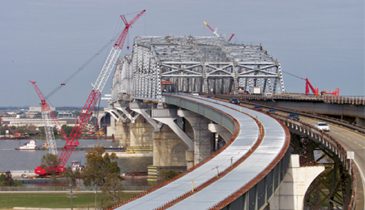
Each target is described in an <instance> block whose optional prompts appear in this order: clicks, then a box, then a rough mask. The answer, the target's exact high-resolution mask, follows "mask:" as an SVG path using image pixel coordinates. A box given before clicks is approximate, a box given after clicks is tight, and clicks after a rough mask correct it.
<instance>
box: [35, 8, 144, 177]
mask: <svg viewBox="0 0 365 210" xmlns="http://www.w3.org/2000/svg"><path fill="white" fill-rule="evenodd" d="M145 12H146V10H142V11H141V12H139V13H138V14H137V15H136V16H135V17H134V18H133V19H132V20H131V21H130V22H128V21H127V19H126V18H125V16H124V15H121V16H120V18H121V19H122V21H123V23H124V25H125V26H124V29H123V31H122V32H121V34H120V35H119V37H118V39H117V40H116V41H115V43H114V45H113V47H112V49H111V51H110V53H109V55H108V57H107V58H106V60H105V63H104V65H103V67H102V68H101V71H100V73H99V75H98V77H97V79H96V81H95V83H94V84H93V85H92V86H93V88H92V90H91V92H90V94H89V96H88V98H87V100H86V103H85V104H84V106H83V108H82V110H81V112H80V115H79V116H78V118H77V121H76V125H75V126H74V127H73V128H72V130H71V133H70V135H69V137H68V138H66V144H65V146H64V149H63V150H62V152H61V154H60V155H59V162H60V163H59V166H58V167H57V168H56V169H54V170H56V171H55V172H56V173H62V172H64V170H65V165H66V163H67V161H68V160H69V158H70V156H71V154H72V152H73V151H74V149H75V148H76V147H77V146H78V145H79V141H78V140H79V138H80V136H81V133H82V130H83V129H84V128H85V126H86V125H87V123H88V122H89V120H90V117H91V115H92V112H93V110H94V108H95V106H96V104H97V102H98V101H99V99H100V95H101V93H102V91H103V89H104V87H105V84H106V82H107V80H108V78H109V76H110V74H111V72H112V70H113V69H114V67H115V64H116V62H117V59H118V58H119V55H120V53H121V49H122V47H123V45H124V42H125V39H126V37H127V34H128V31H129V29H130V27H131V26H132V25H133V24H134V23H135V22H136V21H137V19H138V18H139V17H141V16H142V15H143V14H144V13H145ZM34 172H35V173H36V174H38V175H47V173H48V172H47V170H46V169H44V168H42V167H41V166H37V167H36V168H35V169H34Z"/></svg>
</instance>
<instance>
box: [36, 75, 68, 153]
mask: <svg viewBox="0 0 365 210" xmlns="http://www.w3.org/2000/svg"><path fill="white" fill-rule="evenodd" d="M30 83H31V84H32V85H33V88H34V90H35V91H36V93H37V95H38V97H39V99H41V112H42V118H43V121H44V124H45V125H44V131H45V134H46V142H47V145H48V152H49V153H51V154H54V155H57V145H56V140H55V136H54V132H53V127H52V125H51V116H53V115H51V112H52V110H51V108H50V107H49V104H48V103H47V101H46V98H45V97H44V95H43V93H42V91H41V90H40V89H39V87H38V85H37V83H36V81H30ZM52 119H54V121H55V124H56V125H57V124H58V121H57V120H56V118H52ZM61 133H63V132H61ZM63 134H64V133H63Z"/></svg>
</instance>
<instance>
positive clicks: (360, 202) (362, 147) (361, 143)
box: [244, 105, 365, 210]
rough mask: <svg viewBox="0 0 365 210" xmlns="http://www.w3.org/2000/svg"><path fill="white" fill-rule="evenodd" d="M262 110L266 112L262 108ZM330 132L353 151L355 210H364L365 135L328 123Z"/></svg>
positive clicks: (309, 120)
mask: <svg viewBox="0 0 365 210" xmlns="http://www.w3.org/2000/svg"><path fill="white" fill-rule="evenodd" d="M244 106H245V107H250V108H253V107H254V106H252V105H244ZM263 110H267V109H265V108H263ZM275 114H279V115H281V116H287V113H284V112H281V111H277V112H276V113H275ZM300 121H302V122H304V123H307V124H310V125H313V126H315V124H316V123H317V122H319V121H321V122H323V121H324V120H319V119H314V118H310V117H305V116H303V115H300ZM328 125H329V126H330V131H329V132H327V133H328V134H329V135H330V136H332V137H333V138H334V139H335V140H336V141H338V142H339V143H340V144H341V145H342V146H343V147H344V149H345V150H346V151H353V152H354V153H355V159H354V162H355V164H356V165H357V167H358V169H359V173H360V174H355V176H356V177H357V180H356V183H357V184H356V187H357V188H356V194H357V198H356V199H357V200H356V209H360V210H363V209H365V193H364V191H365V134H362V133H359V132H357V131H355V130H352V129H349V128H346V127H343V126H341V125H338V124H335V123H329V122H328Z"/></svg>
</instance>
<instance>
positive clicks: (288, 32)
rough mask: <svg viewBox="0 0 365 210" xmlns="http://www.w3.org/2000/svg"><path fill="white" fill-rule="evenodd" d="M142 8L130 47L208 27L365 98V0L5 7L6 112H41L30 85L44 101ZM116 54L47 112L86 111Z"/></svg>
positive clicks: (96, 63) (320, 83)
mask: <svg viewBox="0 0 365 210" xmlns="http://www.w3.org/2000/svg"><path fill="white" fill-rule="evenodd" d="M142 9H146V10H147V12H146V13H145V15H144V16H142V17H141V18H140V19H139V20H138V22H137V23H136V24H135V25H134V26H133V28H132V29H131V30H130V33H129V36H128V38H127V40H126V44H125V45H130V46H131V45H132V43H133V37H135V36H137V35H161V36H165V35H193V36H199V35H204V36H206V35H211V33H210V32H209V31H208V30H207V29H206V28H205V27H204V26H203V23H202V22H203V20H208V22H209V23H210V25H212V26H214V27H217V28H219V32H220V33H223V34H227V35H228V34H230V33H232V32H233V33H235V34H236V36H235V37H234V39H233V42H236V43H246V44H260V43H261V44H262V45H263V47H264V48H265V49H266V50H268V52H269V54H270V55H272V56H273V57H274V58H276V59H278V60H279V62H280V63H281V66H282V69H283V70H284V71H286V72H290V73H293V74H296V75H299V76H302V77H308V78H309V79H310V81H311V82H312V83H313V85H314V86H317V87H319V89H320V90H334V89H335V88H336V87H338V88H340V90H341V94H342V95H365V61H364V60H365V53H364V51H365V38H364V37H365V34H364V33H365V32H364V31H365V23H364V22H365V21H364V19H365V17H364V13H365V5H364V1H363V0H301V1H299V0H265V1H263V0H230V1H222V0H200V1H198V0H183V1H182V0H179V1H176V0H138V1H136V0H107V1H104V0H57V1H53V0H1V6H0V73H1V74H0V106H31V105H32V106H34V105H37V104H38V103H39V99H38V98H37V96H36V94H35V92H34V90H33V89H32V87H31V85H30V83H29V82H28V81H29V80H36V81H37V83H38V85H39V87H40V88H41V90H42V91H43V92H44V94H45V95H47V94H48V93H49V92H50V91H51V90H52V89H54V88H55V87H57V86H58V85H59V84H60V83H61V82H62V81H64V80H65V79H66V78H68V77H69V76H70V75H71V74H73V73H74V72H75V71H77V69H78V68H80V66H81V65H82V64H83V63H84V62H85V61H86V60H88V59H89V58H90V57H91V56H93V55H94V54H95V53H97V52H98V51H99V50H100V48H102V46H104V45H105V44H106V43H108V42H109V41H110V40H111V39H112V38H113V37H115V36H116V35H117V34H118V33H119V32H120V31H121V30H122V29H123V24H122V22H121V20H120V18H119V15H121V14H130V15H127V19H128V18H129V19H131V18H132V17H133V15H134V14H136V12H138V11H140V10H142ZM110 49H111V44H110V47H107V49H106V50H104V51H103V52H102V53H100V55H99V56H97V57H96V58H95V59H93V61H92V62H91V63H90V64H89V65H88V66H87V68H85V69H84V70H83V71H81V72H80V73H79V74H77V76H75V77H73V79H72V80H71V81H69V82H68V84H67V85H66V86H65V87H64V88H62V89H61V90H59V91H58V92H57V93H55V94H54V95H52V97H50V98H49V101H50V103H51V104H52V105H54V106H82V105H83V104H84V103H85V101H86V98H87V96H88V94H89V92H90V90H91V83H93V82H94V81H95V80H96V77H97V75H98V73H99V71H100V69H101V66H102V64H103V62H104V60H105V58H106V56H107V53H108V52H109V50H110ZM126 53H130V51H128V50H124V51H123V54H126ZM284 82H285V86H286V90H287V91H288V92H301V93H302V92H304V81H302V80H299V79H296V78H294V77H291V76H289V75H287V74H284ZM110 88H111V79H110V80H109V83H108V84H107V86H106V88H105V93H108V92H110Z"/></svg>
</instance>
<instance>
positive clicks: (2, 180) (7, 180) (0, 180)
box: [0, 171, 15, 186]
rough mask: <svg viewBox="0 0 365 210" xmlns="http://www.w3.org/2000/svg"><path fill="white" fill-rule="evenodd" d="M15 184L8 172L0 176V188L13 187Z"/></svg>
mask: <svg viewBox="0 0 365 210" xmlns="http://www.w3.org/2000/svg"><path fill="white" fill-rule="evenodd" d="M14 185H15V182H14V179H13V177H12V176H11V173H10V171H7V172H5V173H3V174H0V186H14Z"/></svg>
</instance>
